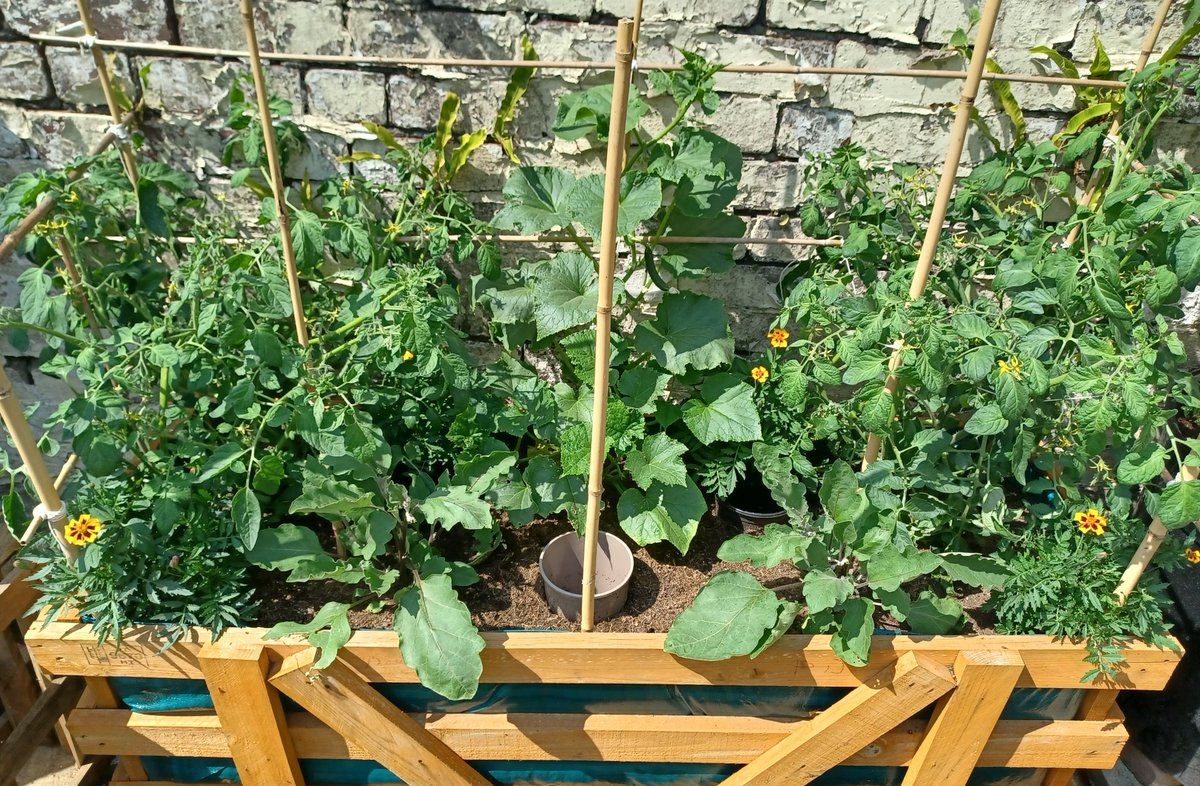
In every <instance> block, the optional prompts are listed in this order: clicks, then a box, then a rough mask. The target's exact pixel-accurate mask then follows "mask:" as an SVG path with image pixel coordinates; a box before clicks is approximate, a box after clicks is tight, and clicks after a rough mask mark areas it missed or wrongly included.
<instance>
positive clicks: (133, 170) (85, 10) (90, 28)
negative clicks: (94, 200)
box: [77, 0, 138, 191]
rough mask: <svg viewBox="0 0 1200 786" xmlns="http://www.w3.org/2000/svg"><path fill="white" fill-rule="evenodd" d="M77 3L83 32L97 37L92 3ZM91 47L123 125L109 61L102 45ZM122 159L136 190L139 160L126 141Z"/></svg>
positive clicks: (113, 113)
mask: <svg viewBox="0 0 1200 786" xmlns="http://www.w3.org/2000/svg"><path fill="white" fill-rule="evenodd" d="M77 5H78V6H79V21H80V23H81V24H82V25H83V34H84V35H86V36H91V37H92V38H95V37H96V27H95V25H93V24H92V8H91V4H90V3H89V2H88V0H77ZM89 48H90V49H91V50H92V60H93V61H94V62H95V63H96V78H97V79H99V81H100V89H101V90H102V91H103V92H104V102H105V103H106V104H108V113H109V114H110V115H111V116H112V121H113V124H114V125H118V126H119V125H121V107H120V106H119V105H118V104H117V94H116V92H115V91H114V90H113V83H112V74H110V73H109V71H108V61H107V60H105V59H104V52H103V51H101V49H100V47H98V46H96V45H95V44H93V45H92V46H91V47H89ZM121 161H122V163H124V164H125V174H126V175H127V176H128V177H129V183H130V184H131V185H132V186H133V190H134V191H136V190H137V186H138V170H137V160H136V159H134V157H133V147H132V146H131V145H130V144H129V143H128V142H126V141H122V142H121Z"/></svg>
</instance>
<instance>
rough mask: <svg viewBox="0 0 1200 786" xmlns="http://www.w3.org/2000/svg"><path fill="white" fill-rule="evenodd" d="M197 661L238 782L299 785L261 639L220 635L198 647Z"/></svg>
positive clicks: (296, 765)
mask: <svg viewBox="0 0 1200 786" xmlns="http://www.w3.org/2000/svg"><path fill="white" fill-rule="evenodd" d="M200 667H201V669H202V670H203V671H204V680H205V682H206V683H208V691H209V693H210V694H212V700H213V708H214V709H215V710H216V714H217V717H218V718H220V720H221V725H222V727H223V728H224V730H225V734H226V735H227V736H228V737H229V750H230V754H231V755H232V756H233V763H234V764H235V765H236V766H237V770H238V775H239V776H240V778H241V782H242V783H243V784H245V785H246V786H304V776H303V775H301V774H300V763H299V761H298V760H297V759H296V750H295V748H294V747H293V745H292V738H291V735H289V734H288V733H287V724H286V721H285V720H284V716H283V705H282V704H281V703H280V699H279V694H278V693H277V692H276V691H275V689H274V688H272V687H271V686H270V685H268V684H267V669H268V668H269V667H270V662H269V661H268V658H267V653H266V650H264V649H263V647H262V644H254V643H249V644H244V643H238V642H229V641H225V640H221V641H218V642H214V643H212V644H209V645H207V646H206V647H204V648H203V649H202V650H201V651H200Z"/></svg>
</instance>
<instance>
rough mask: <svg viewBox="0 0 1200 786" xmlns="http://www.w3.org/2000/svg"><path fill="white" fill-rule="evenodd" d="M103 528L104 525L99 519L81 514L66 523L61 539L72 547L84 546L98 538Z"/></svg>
mask: <svg viewBox="0 0 1200 786" xmlns="http://www.w3.org/2000/svg"><path fill="white" fill-rule="evenodd" d="M103 528H104V524H103V523H101V521H100V519H98V518H96V517H95V516H93V515H91V514H90V513H81V514H79V517H78V518H74V519H71V520H70V521H69V522H67V526H66V529H65V530H63V537H65V538H66V539H67V543H70V544H71V545H73V546H86V545H87V544H89V543H91V542H92V541H94V540H95V539H96V538H98V537H100V530H101V529H103Z"/></svg>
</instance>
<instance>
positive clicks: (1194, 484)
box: [1158, 480, 1200, 529]
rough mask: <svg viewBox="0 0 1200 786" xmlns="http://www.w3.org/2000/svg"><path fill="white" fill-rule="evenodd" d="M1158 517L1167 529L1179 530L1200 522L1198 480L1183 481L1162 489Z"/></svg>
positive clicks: (1199, 487) (1199, 482) (1199, 483)
mask: <svg viewBox="0 0 1200 786" xmlns="http://www.w3.org/2000/svg"><path fill="white" fill-rule="evenodd" d="M1158 517H1159V519H1160V520H1161V521H1162V523H1163V526H1165V527H1166V528H1167V529H1180V528H1182V527H1186V526H1189V525H1190V524H1191V523H1192V522H1194V521H1200V480H1184V481H1180V482H1179V483H1172V484H1171V485H1170V486H1167V487H1166V488H1165V489H1163V493H1162V496H1160V497H1159V499H1158Z"/></svg>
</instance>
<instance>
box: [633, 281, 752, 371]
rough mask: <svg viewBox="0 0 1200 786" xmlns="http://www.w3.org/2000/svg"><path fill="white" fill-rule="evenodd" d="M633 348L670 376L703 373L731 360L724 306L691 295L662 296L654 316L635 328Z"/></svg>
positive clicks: (731, 349) (712, 300) (708, 299)
mask: <svg viewBox="0 0 1200 786" xmlns="http://www.w3.org/2000/svg"><path fill="white" fill-rule="evenodd" d="M633 340H634V348H635V349H636V350H637V351H638V352H648V353H650V354H651V355H653V356H654V359H655V360H656V361H658V363H659V364H660V365H661V366H662V367H663V368H665V369H666V370H667V371H670V372H671V373H673V374H682V373H683V372H684V371H686V370H687V369H688V368H689V367H691V368H695V369H699V370H701V371H705V370H707V369H712V368H717V367H719V366H723V365H725V364H727V363H729V362H730V361H732V360H733V335H732V334H731V333H730V331H729V317H728V316H727V315H726V313H725V305H724V304H723V303H721V301H719V300H715V299H713V298H710V297H705V296H704V295H697V294H695V293H692V292H672V293H669V294H667V295H664V296H663V299H662V303H661V304H660V305H659V307H658V314H657V316H655V318H654V319H652V320H650V321H648V322H642V323H640V324H639V325H638V326H637V329H636V330H635V331H634V334H633Z"/></svg>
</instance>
